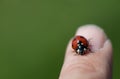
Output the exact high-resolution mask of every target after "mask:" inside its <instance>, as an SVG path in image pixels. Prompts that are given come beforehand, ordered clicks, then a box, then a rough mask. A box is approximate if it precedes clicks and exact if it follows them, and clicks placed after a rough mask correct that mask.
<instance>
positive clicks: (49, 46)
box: [0, 0, 120, 79]
mask: <svg viewBox="0 0 120 79" xmlns="http://www.w3.org/2000/svg"><path fill="white" fill-rule="evenodd" d="M84 24H96V25H99V26H101V27H102V28H103V29H104V30H105V32H106V33H107V35H108V37H109V38H110V39H111V41H112V43H113V48H114V63H113V78H114V79H120V75H119V74H120V62H119V60H120V58H119V56H120V45H119V44H120V1H119V0H0V79H57V78H58V76H59V72H60V69H61V66H62V62H63V58H64V53H65V49H66V45H67V43H68V41H69V39H70V38H71V37H72V36H73V35H74V33H75V30H76V29H77V28H78V27H79V26H81V25H84Z"/></svg>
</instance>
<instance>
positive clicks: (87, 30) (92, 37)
mask: <svg viewBox="0 0 120 79" xmlns="http://www.w3.org/2000/svg"><path fill="white" fill-rule="evenodd" d="M76 35H81V36H84V37H85V38H86V39H87V40H88V42H89V43H90V45H91V48H90V49H91V50H92V52H94V53H89V54H88V55H85V56H81V55H76V54H75V51H74V50H73V49H72V47H71V46H72V45H71V42H72V39H71V40H70V41H69V43H68V46H67V50H66V55H65V60H64V64H63V67H62V71H61V74H63V75H64V74H65V73H66V71H67V70H69V69H70V68H71V66H72V65H74V66H75V65H76V64H77V65H79V64H80V66H84V67H82V68H87V70H89V71H90V72H91V71H93V70H94V67H93V66H92V65H91V64H89V63H86V62H88V60H91V59H93V60H98V61H99V60H100V59H101V60H102V59H103V58H104V60H105V59H106V60H110V58H111V56H112V45H111V43H110V41H107V40H108V38H107V36H106V34H105V33H104V31H103V30H102V29H101V28H99V27H97V26H96V25H85V26H83V27H80V28H78V30H77V32H76V34H75V36H76ZM99 52H100V53H99ZM101 52H102V53H101ZM106 57H107V58H106ZM106 60H105V61H104V62H106ZM91 63H93V62H91ZM83 64H84V65H83ZM88 65H89V66H88ZM89 67H90V68H89Z"/></svg>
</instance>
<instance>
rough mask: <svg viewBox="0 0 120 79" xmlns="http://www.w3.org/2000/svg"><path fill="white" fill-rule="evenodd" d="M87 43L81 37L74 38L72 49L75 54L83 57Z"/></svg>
mask: <svg viewBox="0 0 120 79" xmlns="http://www.w3.org/2000/svg"><path fill="white" fill-rule="evenodd" d="M88 46H89V43H88V41H87V39H86V38H85V37H83V36H76V37H75V38H74V39H73V41H72V48H73V49H74V50H75V52H76V53H77V54H80V55H84V54H86V53H87V50H88V49H89V48H88Z"/></svg>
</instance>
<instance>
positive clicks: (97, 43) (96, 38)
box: [75, 24, 107, 51]
mask: <svg viewBox="0 0 120 79" xmlns="http://www.w3.org/2000/svg"><path fill="white" fill-rule="evenodd" d="M77 35H81V36H84V37H85V38H86V39H87V40H88V42H89V44H90V46H91V50H92V51H96V50H98V49H100V48H102V47H103V45H104V42H105V41H106V39H107V35H106V34H105V32H104V30H103V29H102V28H100V27H99V26H97V25H94V24H88V25H84V26H81V27H79V28H78V30H77V31H76V34H75V36H77Z"/></svg>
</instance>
